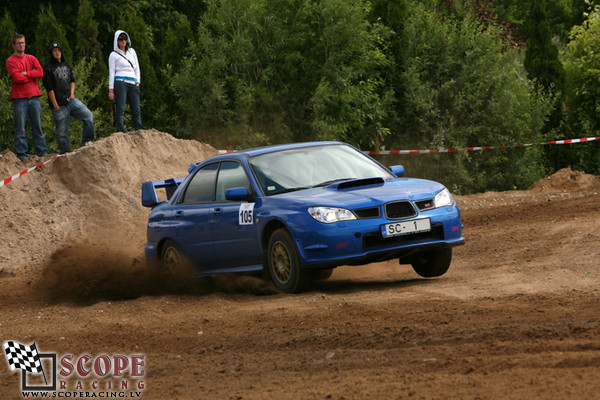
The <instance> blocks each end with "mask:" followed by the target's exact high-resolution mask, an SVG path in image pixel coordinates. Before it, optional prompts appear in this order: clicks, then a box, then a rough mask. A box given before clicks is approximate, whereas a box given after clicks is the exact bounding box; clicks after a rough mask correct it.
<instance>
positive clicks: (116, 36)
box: [113, 30, 131, 52]
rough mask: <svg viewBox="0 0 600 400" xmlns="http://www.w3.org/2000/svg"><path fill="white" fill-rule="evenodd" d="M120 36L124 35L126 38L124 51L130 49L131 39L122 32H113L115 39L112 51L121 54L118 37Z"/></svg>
mask: <svg viewBox="0 0 600 400" xmlns="http://www.w3.org/2000/svg"><path fill="white" fill-rule="evenodd" d="M121 34H124V35H125V36H127V47H126V49H129V48H131V38H130V37H129V34H128V33H127V32H125V31H122V30H118V31H116V32H115V38H114V42H113V49H114V50H115V51H119V52H122V51H121V49H120V48H119V36H121Z"/></svg>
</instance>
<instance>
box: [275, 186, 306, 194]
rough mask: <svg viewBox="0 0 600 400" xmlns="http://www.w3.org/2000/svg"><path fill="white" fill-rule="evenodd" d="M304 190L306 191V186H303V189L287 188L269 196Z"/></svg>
mask: <svg viewBox="0 0 600 400" xmlns="http://www.w3.org/2000/svg"><path fill="white" fill-rule="evenodd" d="M304 189H308V187H307V186H303V187H294V188H287V189H281V190H279V191H277V192H275V193H270V196H272V195H274V194H282V193H289V192H297V191H298V190H304Z"/></svg>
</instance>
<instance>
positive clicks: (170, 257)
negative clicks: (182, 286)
mask: <svg viewBox="0 0 600 400" xmlns="http://www.w3.org/2000/svg"><path fill="white" fill-rule="evenodd" d="M160 264H161V267H162V270H163V271H165V272H168V273H170V274H171V275H174V276H177V275H181V274H182V273H183V272H184V271H185V258H184V256H183V253H182V252H181V249H180V248H179V246H178V245H177V243H175V242H174V241H173V240H171V239H167V240H166V241H165V243H164V244H163V246H162V251H161V252H160Z"/></svg>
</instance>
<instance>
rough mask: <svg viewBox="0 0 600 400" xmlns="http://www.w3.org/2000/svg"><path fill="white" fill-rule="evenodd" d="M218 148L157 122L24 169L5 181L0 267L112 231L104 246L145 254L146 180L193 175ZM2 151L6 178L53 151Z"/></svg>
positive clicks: (43, 257) (23, 265) (30, 261)
mask: <svg viewBox="0 0 600 400" xmlns="http://www.w3.org/2000/svg"><path fill="white" fill-rule="evenodd" d="M216 153H217V151H216V150H215V149H214V148H212V147H211V146H209V145H206V144H202V143H199V142H196V141H192V140H181V139H175V138H174V137H172V136H171V135H169V134H167V133H163V132H158V131H156V130H146V131H139V132H136V133H133V134H123V133H115V134H114V135H112V136H110V137H107V138H104V139H101V140H98V141H97V142H94V143H93V144H92V145H90V146H87V147H84V148H80V149H78V150H76V151H74V152H72V153H68V154H66V155H64V156H62V157H60V158H58V159H56V160H54V161H52V162H50V163H48V164H47V165H45V166H44V167H42V168H39V169H36V170H34V171H31V172H29V173H27V174H25V175H23V176H22V177H21V178H19V179H18V180H15V181H13V182H11V183H9V184H7V185H6V186H4V187H2V188H0V192H1V193H0V231H2V241H1V242H0V268H1V269H3V270H5V271H8V270H14V269H27V268H28V267H30V266H32V265H40V264H44V263H46V262H47V261H48V260H49V259H50V258H51V256H52V255H54V257H57V254H58V255H59V254H60V253H61V252H62V251H63V249H64V248H65V246H69V245H72V244H75V243H77V244H82V243H91V244H94V243H99V241H101V240H102V243H103V244H106V239H105V238H109V239H110V240H109V241H108V242H109V246H108V247H104V248H103V250H102V251H103V252H105V253H115V254H121V255H123V254H127V256H128V257H129V258H130V260H129V261H131V260H134V259H142V257H143V253H142V252H143V247H144V241H145V224H146V218H147V215H148V209H146V208H144V207H142V205H141V202H140V188H141V183H142V182H144V181H147V180H159V179H167V178H172V177H182V176H185V175H186V174H187V166H188V165H189V164H190V163H192V162H198V161H201V160H203V159H205V158H207V157H209V156H212V155H215V154H216ZM1 155H2V157H0V174H1V175H0V177H1V179H4V178H7V177H9V176H12V175H14V174H17V173H19V172H21V171H23V170H25V169H27V168H28V167H31V166H33V165H36V164H39V163H41V162H43V161H44V160H47V159H49V158H50V157H45V158H43V159H42V158H38V157H31V160H30V161H29V162H28V163H27V164H23V163H21V162H20V161H19V160H18V158H17V157H16V156H15V154H14V153H12V152H10V151H4V152H3V153H2V154H1ZM59 258H60V257H59Z"/></svg>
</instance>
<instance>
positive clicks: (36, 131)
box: [13, 97, 46, 159]
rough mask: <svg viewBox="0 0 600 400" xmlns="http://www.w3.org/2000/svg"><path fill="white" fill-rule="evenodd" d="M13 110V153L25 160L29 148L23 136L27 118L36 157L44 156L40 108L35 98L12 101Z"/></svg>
mask: <svg viewBox="0 0 600 400" xmlns="http://www.w3.org/2000/svg"><path fill="white" fill-rule="evenodd" d="M13 109H14V111H15V153H17V157H19V158H20V159H24V158H27V153H28V151H29V146H28V145H27V135H26V134H25V124H26V122H27V116H29V124H30V125H31V133H32V134H33V144H34V145H35V149H36V150H37V154H38V155H40V156H41V155H43V154H46V136H44V132H43V131H42V106H41V105H40V100H39V99H38V98H37V97H30V98H28V99H14V100H13Z"/></svg>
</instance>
